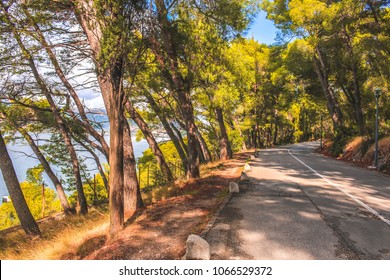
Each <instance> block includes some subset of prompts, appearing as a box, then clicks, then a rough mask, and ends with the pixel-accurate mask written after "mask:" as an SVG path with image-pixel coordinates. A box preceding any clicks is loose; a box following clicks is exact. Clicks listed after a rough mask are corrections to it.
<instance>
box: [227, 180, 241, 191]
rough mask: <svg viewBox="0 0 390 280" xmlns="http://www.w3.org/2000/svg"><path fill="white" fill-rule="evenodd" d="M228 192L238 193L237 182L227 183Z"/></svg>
mask: <svg viewBox="0 0 390 280" xmlns="http://www.w3.org/2000/svg"><path fill="white" fill-rule="evenodd" d="M229 192H230V193H239V192H240V187H239V186H238V184H237V183H235V182H230V184H229Z"/></svg>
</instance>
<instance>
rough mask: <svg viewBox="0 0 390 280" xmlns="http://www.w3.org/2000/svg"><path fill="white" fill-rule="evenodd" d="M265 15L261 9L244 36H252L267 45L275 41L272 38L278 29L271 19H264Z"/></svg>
mask: <svg viewBox="0 0 390 280" xmlns="http://www.w3.org/2000/svg"><path fill="white" fill-rule="evenodd" d="M266 16H267V14H266V13H265V12H264V11H261V12H260V13H259V14H258V15H257V17H256V19H255V21H254V23H253V24H252V26H251V27H250V29H249V31H248V32H247V35H246V36H245V37H247V38H252V37H253V38H254V39H255V40H256V41H258V42H260V43H263V44H267V45H270V44H273V43H275V41H274V39H275V38H276V32H277V31H278V30H277V29H276V27H275V25H274V24H273V22H272V21H271V20H268V19H266Z"/></svg>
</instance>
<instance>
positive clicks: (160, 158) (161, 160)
mask: <svg viewBox="0 0 390 280" xmlns="http://www.w3.org/2000/svg"><path fill="white" fill-rule="evenodd" d="M126 109H127V112H128V113H129V114H130V117H131V118H132V119H133V120H134V121H135V123H136V124H137V126H138V127H139V129H141V131H142V134H143V135H144V137H145V139H146V141H147V142H148V144H149V147H150V149H151V150H152V151H153V153H154V155H155V157H156V160H157V163H158V165H159V166H160V169H161V171H162V173H163V174H164V176H165V178H166V179H167V180H168V181H169V182H171V181H173V180H174V178H173V175H172V172H171V170H170V169H169V166H168V164H167V162H166V161H165V157H164V155H163V153H162V151H161V149H160V147H159V146H158V143H157V141H156V139H155V138H154V136H153V134H152V132H151V131H150V129H149V127H148V124H147V123H146V122H145V121H144V120H143V118H142V117H141V116H140V114H139V113H138V112H137V110H136V109H135V108H134V106H133V104H132V103H131V101H130V100H127V102H126Z"/></svg>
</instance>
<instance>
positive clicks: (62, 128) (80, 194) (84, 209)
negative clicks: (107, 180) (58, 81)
mask: <svg viewBox="0 0 390 280" xmlns="http://www.w3.org/2000/svg"><path fill="white" fill-rule="evenodd" d="M4 12H5V19H6V22H7V23H8V25H9V28H10V29H11V32H12V34H13V35H14V38H15V40H16V42H17V44H18V46H19V47H20V49H21V50H22V53H23V56H24V59H26V60H27V62H28V66H29V67H30V69H31V71H32V73H33V75H34V78H35V80H36V82H37V84H38V87H39V89H40V90H41V91H42V93H43V94H44V95H45V97H46V100H47V102H48V103H49V105H50V108H51V111H52V113H53V117H54V120H55V121H56V123H57V127H58V130H59V132H60V133H61V135H62V137H63V138H64V142H65V145H66V148H67V150H68V152H69V155H70V157H71V161H72V162H71V163H72V167H73V174H74V176H75V180H76V183H75V184H76V190H77V198H78V202H79V205H80V214H86V213H88V205H87V200H86V198H85V195H84V191H83V184H82V180H81V176H80V166H79V161H78V158H77V153H76V151H75V149H74V146H73V144H72V141H71V138H70V136H69V133H68V131H67V127H66V124H65V122H64V120H63V118H62V116H61V114H60V112H59V110H58V108H57V105H56V104H55V102H54V100H53V98H52V96H51V92H50V89H49V88H48V86H47V84H46V83H45V81H44V80H43V79H42V77H41V76H40V74H39V71H38V68H37V66H36V64H35V61H34V58H33V56H32V55H31V53H30V52H29V50H28V49H27V48H26V46H25V45H24V43H23V41H22V37H21V34H20V33H19V31H18V30H17V28H16V27H15V26H14V24H13V23H12V21H11V20H10V17H9V14H8V12H7V11H6V10H5V9H4Z"/></svg>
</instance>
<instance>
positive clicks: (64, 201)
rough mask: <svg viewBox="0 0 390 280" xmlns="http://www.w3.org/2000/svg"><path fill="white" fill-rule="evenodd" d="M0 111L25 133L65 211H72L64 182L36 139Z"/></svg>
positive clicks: (16, 127) (17, 128)
mask: <svg viewBox="0 0 390 280" xmlns="http://www.w3.org/2000/svg"><path fill="white" fill-rule="evenodd" d="M1 111H2V112H1V113H0V114H1V115H3V116H4V117H5V118H7V119H8V120H9V122H10V123H11V124H12V126H13V127H14V128H15V129H16V130H17V131H19V133H20V134H21V135H23V137H24V139H26V141H27V143H28V144H29V146H30V148H31V149H32V151H33V152H34V154H35V156H36V157H37V158H38V160H39V162H40V163H41V164H42V167H43V169H44V170H45V172H46V174H47V176H49V178H50V180H51V181H52V182H53V185H54V187H55V188H56V191H57V195H58V199H59V200H60V204H61V207H62V209H63V210H64V212H65V213H71V212H72V208H71V207H70V205H69V202H68V199H67V198H66V194H65V191H64V188H63V187H62V184H61V182H60V180H59V179H58V177H57V176H56V175H55V174H54V172H53V170H52V169H51V167H50V164H49V163H48V162H47V160H46V158H45V157H44V155H43V154H42V152H41V150H40V149H39V147H38V146H37V145H36V144H35V142H34V139H32V137H31V136H30V134H28V132H27V131H26V130H24V129H23V128H22V127H21V126H20V125H19V124H18V123H17V122H16V121H14V120H12V119H11V118H9V117H8V116H7V114H6V113H5V112H4V111H3V110H1Z"/></svg>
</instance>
